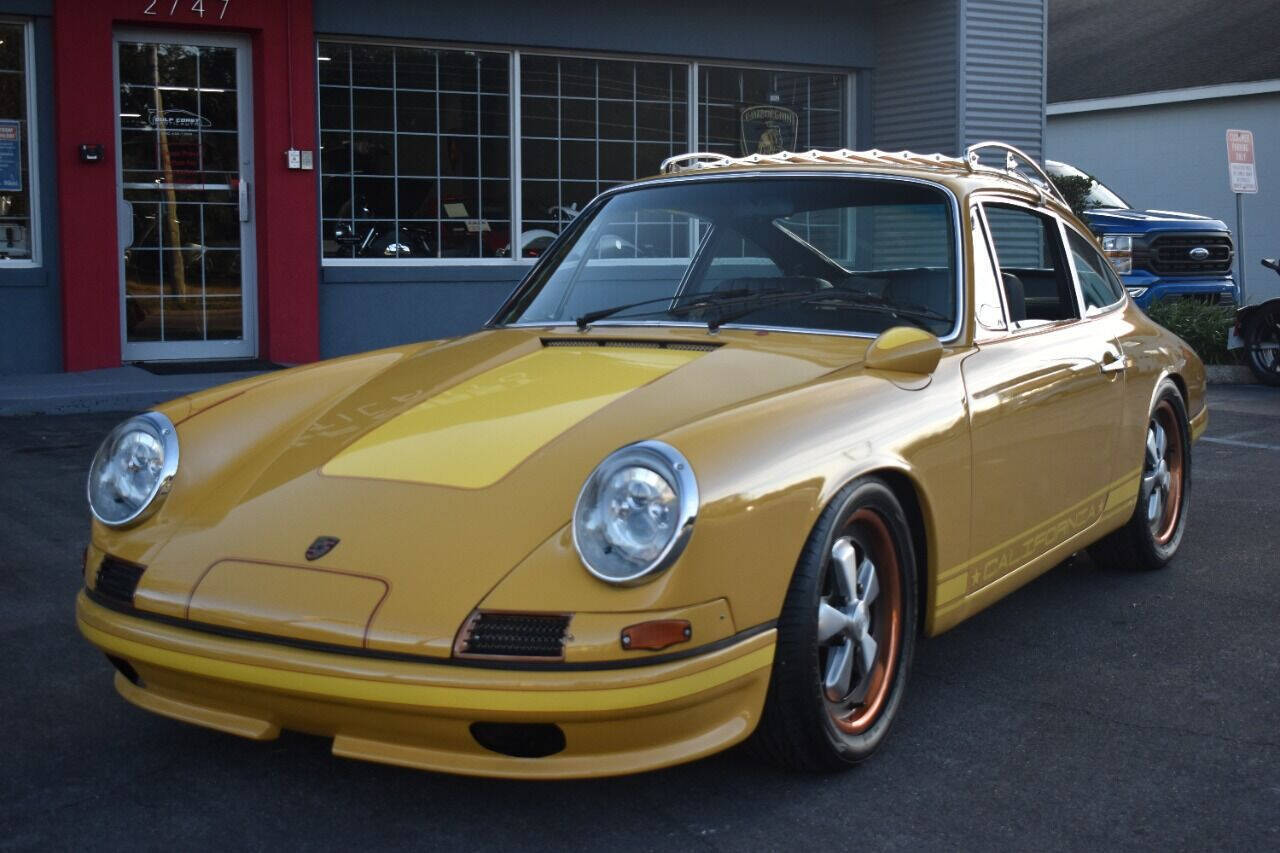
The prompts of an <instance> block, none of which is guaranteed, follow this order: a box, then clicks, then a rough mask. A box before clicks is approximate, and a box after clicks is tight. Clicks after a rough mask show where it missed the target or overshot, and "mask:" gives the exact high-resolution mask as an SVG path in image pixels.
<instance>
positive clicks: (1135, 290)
mask: <svg viewBox="0 0 1280 853" xmlns="http://www.w3.org/2000/svg"><path fill="white" fill-rule="evenodd" d="M1125 290H1127V291H1129V295H1130V296H1132V297H1133V298H1134V299H1138V298H1139V297H1141V296H1142V294H1144V293H1146V292H1147V289H1146V288H1145V287H1126V288H1125Z"/></svg>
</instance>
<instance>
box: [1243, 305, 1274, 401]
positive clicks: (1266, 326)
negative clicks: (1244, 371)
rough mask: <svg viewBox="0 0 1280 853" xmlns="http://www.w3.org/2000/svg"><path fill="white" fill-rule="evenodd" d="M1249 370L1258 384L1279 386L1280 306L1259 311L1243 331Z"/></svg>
mask: <svg viewBox="0 0 1280 853" xmlns="http://www.w3.org/2000/svg"><path fill="white" fill-rule="evenodd" d="M1244 340H1245V354H1246V357H1247V359H1248V361H1249V369H1250V370H1252V371H1253V375H1254V376H1256V377H1257V378H1258V381H1259V382H1263V383H1265V384H1267V385H1280V306H1274V307H1272V308H1270V309H1260V310H1259V312H1258V313H1256V314H1254V315H1253V316H1252V317H1250V318H1249V324H1248V326H1247V327H1246V328H1245V329H1244Z"/></svg>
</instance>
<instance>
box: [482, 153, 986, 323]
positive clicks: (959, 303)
mask: <svg viewBox="0 0 1280 853" xmlns="http://www.w3.org/2000/svg"><path fill="white" fill-rule="evenodd" d="M814 177H816V178H826V179H829V180H841V179H864V180H876V181H893V182H899V183H910V184H918V185H921V186H926V187H929V188H931V189H934V190H937V191H938V192H940V193H941V194H942V195H943V196H944V197H945V198H946V200H947V205H948V208H949V211H950V218H949V223H950V225H951V228H952V229H953V233H954V235H955V239H954V241H953V246H952V253H953V254H952V261H953V263H954V265H955V269H954V279H955V280H954V282H953V286H954V288H955V295H956V316H955V320H954V321H953V323H952V326H951V329H950V330H949V331H948V332H947V334H946V335H942V336H938V340H939V341H940V342H941V343H942V344H943V346H951V345H957V344H960V343H961V342H962V336H963V335H964V332H965V328H966V323H967V321H966V316H967V312H968V311H969V310H970V308H969V300H968V292H967V291H968V281H969V275H970V271H969V266H968V264H966V263H965V245H964V244H965V237H964V232H963V228H964V218H963V216H962V215H961V212H960V198H959V196H957V195H956V193H955V192H954V191H953V190H952V189H951V187H949V186H947V185H946V184H944V183H942V182H941V181H930V180H927V179H925V178H917V177H913V176H909V175H886V174H884V173H883V172H860V171H850V172H845V171H841V172H836V173H832V172H830V171H823V170H821V169H796V170H795V171H792V170H790V169H788V170H785V171H779V170H771V169H764V170H761V169H750V170H743V171H740V172H727V173H721V174H703V175H699V174H683V175H681V174H677V175H670V176H666V177H661V178H657V179H654V180H651V181H648V182H646V183H645V184H644V188H646V189H647V188H650V187H655V186H665V185H668V184H680V183H690V182H705V181H738V180H751V179H758V178H766V179H777V180H785V179H787V178H814ZM636 189H639V187H637V186H636V185H635V184H624V185H622V186H618V187H612V188H610V189H607V190H605V191H604V192H602V193H600V194H599V195H598V196H596V197H595V198H594V199H592V201H591V203H590V204H589V205H587V206H586V207H584V208H583V209H582V214H581V215H579V216H578V217H577V218H575V219H574V220H573V222H572V223H570V224H569V226H568V227H567V228H566V229H565V230H564V232H562V233H564V234H566V235H569V236H573V235H574V234H575V232H576V231H577V230H578V229H580V228H582V227H584V226H583V225H582V223H584V222H587V221H588V220H589V219H590V217H588V216H587V214H591V216H594V215H595V213H596V211H597V209H598V208H599V207H600V206H602V205H603V204H604V203H605V202H607V201H608V200H609V199H610V198H611V197H613V196H614V195H616V194H618V193H624V192H631V191H633V190H636ZM560 242H561V241H560V240H557V241H556V243H555V244H553V248H556V247H558V246H559V245H560ZM696 255H697V253H695V256H694V257H692V258H691V259H690V266H692V264H693V263H695V262H696V261H697V257H696ZM559 260H560V253H559V252H555V251H549V252H545V253H543V255H542V256H541V257H539V258H538V259H537V260H536V261H535V265H534V269H533V270H531V271H530V273H529V274H528V275H526V276H525V277H524V279H523V280H522V281H521V282H520V284H519V285H517V286H516V287H515V288H514V289H513V290H512V291H511V293H509V294H508V295H507V298H506V299H505V300H503V302H502V304H501V305H499V306H498V309H497V310H496V311H495V312H494V313H493V316H492V317H490V318H489V320H488V321H487V322H486V323H485V324H484V326H483V328H485V329H541V328H567V327H573V326H575V325H576V323H575V322H574V321H573V320H557V321H553V322H545V321H531V322H525V323H504V322H502V318H503V317H505V316H506V315H508V314H510V313H512V312H513V311H515V310H516V308H517V306H518V304H519V302H520V300H521V299H523V298H524V296H525V294H526V293H527V291H529V290H530V289H531V288H532V287H533V286H534V285H535V282H536V281H537V279H538V276H537V275H536V274H535V273H537V272H538V271H539V268H540V267H541V266H542V265H544V264H549V263H553V262H559ZM997 269H998V268H997ZM684 283H685V282H684V281H683V280H682V281H681V283H680V286H681V287H683V286H684ZM527 307H528V306H527V305H526V306H525V308H527ZM591 325H592V326H599V327H609V326H654V327H657V326H662V327H670V328H679V327H687V328H696V329H705V328H706V327H707V324H706V323H705V322H702V321H697V322H694V321H687V320H641V319H632V318H623V319H617V320H613V319H602V320H598V321H596V322H595V323H592V324H591ZM720 328H722V329H741V330H747V331H766V332H787V333H793V334H802V335H828V336H833V337H841V338H863V339H866V340H873V339H875V338H877V337H879V335H880V333H871V332H851V331H840V330H836V329H815V328H808V327H801V326H770V325H758V324H747V323H737V322H730V323H725V324H723V325H722V326H721V327H720Z"/></svg>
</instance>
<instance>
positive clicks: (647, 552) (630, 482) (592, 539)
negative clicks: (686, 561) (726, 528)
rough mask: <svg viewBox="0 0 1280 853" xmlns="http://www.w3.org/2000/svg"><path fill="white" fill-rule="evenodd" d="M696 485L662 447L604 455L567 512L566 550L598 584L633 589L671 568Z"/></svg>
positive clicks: (685, 534)
mask: <svg viewBox="0 0 1280 853" xmlns="http://www.w3.org/2000/svg"><path fill="white" fill-rule="evenodd" d="M697 514H698V482H697V480H696V479H694V476H693V469H692V468H690V467H689V462H688V460H686V459H685V458H684V457H683V456H681V455H680V453H679V451H677V450H676V449H675V448H674V447H672V446H671V445H669V444H664V443H663V442H661V441H642V442H640V443H638V444H631V445H628V446H627V447H624V448H622V449H620V450H616V451H614V452H613V453H611V454H609V456H608V457H606V458H605V460H604V461H603V462H601V463H600V464H599V465H598V466H596V470H594V471H592V472H591V476H590V477H588V478H587V482H586V483H585V484H584V485H583V486H582V491H581V493H579V495H578V503H577V505H576V506H575V507H574V508H573V546H574V548H576V549H577V551H578V556H579V557H581V558H582V564H583V565H584V566H586V567H587V571H589V572H591V574H593V575H595V576H596V577H598V578H600V580H602V581H607V582H609V583H615V584H635V583H639V582H641V581H643V580H647V579H649V578H652V577H653V576H654V575H656V574H658V573H659V572H661V571H663V570H664V569H666V568H667V567H669V566H670V565H671V564H672V563H674V562H675V561H676V558H677V557H679V556H680V552H681V551H683V550H684V547H685V545H687V544H688V542H689V537H690V536H691V535H692V533H693V522H694V519H695V518H696V517H697Z"/></svg>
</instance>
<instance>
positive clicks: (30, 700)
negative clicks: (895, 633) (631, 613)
mask: <svg viewBox="0 0 1280 853" xmlns="http://www.w3.org/2000/svg"><path fill="white" fill-rule="evenodd" d="M1210 401H1211V416H1210V426H1209V432H1208V434H1207V436H1206V438H1205V439H1204V440H1203V441H1201V442H1200V443H1199V444H1197V446H1196V450H1195V454H1194V468H1193V485H1192V490H1191V501H1192V503H1191V505H1190V513H1191V515H1190V518H1189V521H1188V530H1187V535H1186V538H1185V539H1184V541H1183V545H1182V550H1181V552H1180V553H1179V555H1178V557H1177V559H1176V560H1175V561H1174V562H1173V564H1172V565H1171V566H1169V567H1168V568H1167V569H1166V570H1163V571H1159V572H1154V573H1146V574H1137V573H1130V572H1123V571H1116V570H1112V569H1106V568H1101V567H1098V566H1096V565H1094V564H1093V562H1092V561H1091V560H1090V559H1089V558H1088V557H1087V556H1084V555H1079V556H1077V557H1074V558H1072V559H1071V560H1068V561H1067V562H1065V563H1063V564H1062V565H1061V566H1059V567H1058V568H1056V569H1055V570H1054V571H1052V572H1049V573H1048V574H1046V575H1044V576H1042V577H1041V578H1039V579H1038V580H1036V581H1034V582H1033V583H1031V584H1029V585H1028V586H1026V587H1024V588H1023V589H1021V590H1019V591H1018V592H1016V593H1015V594H1013V595H1012V596H1010V597H1009V598H1007V599H1005V600H1004V601H1002V602H1000V603H999V604H997V605H995V606H993V607H991V608H989V609H988V610H986V611H985V612H983V613H981V614H979V615H978V616H976V617H974V618H973V619H971V620H969V621H968V622H966V623H964V624H963V625H961V626H959V627H958V628H956V629H954V630H952V631H951V632H949V633H947V634H944V635H943V636H941V637H938V638H936V639H933V640H929V641H926V642H924V643H923V644H922V645H921V646H920V647H919V651H918V654H917V658H916V665H915V669H914V671H913V674H912V680H911V684H910V686H909V688H908V693H907V697H906V702H905V705H904V708H903V711H902V714H901V716H900V717H899V719H898V722H897V724H896V727H895V729H894V731H893V732H892V733H891V735H890V737H889V740H888V742H887V743H886V745H885V746H884V748H883V749H882V750H881V751H880V752H879V753H878V754H877V755H876V756H875V757H874V758H873V759H872V760H871V761H870V762H868V763H866V764H864V765H862V766H860V767H858V768H856V769H854V770H853V771H851V772H847V773H843V774H839V775H828V776H809V775H801V774H793V773H788V772H784V771H781V770H777V769H774V768H772V767H769V766H767V765H761V764H758V763H756V762H755V761H754V760H753V759H752V758H751V757H750V756H749V755H747V754H745V753H744V752H743V751H742V750H731V751H730V752H728V753H724V754H722V755H719V756H715V757H712V758H709V759H705V760H702V761H698V762H694V763H692V764H687V765H684V766H681V767H676V768H672V769H669V770H663V771H659V772H655V773H648V774H640V775H636V776H630V777H623V778H618V779H607V780H597V781H578V782H553V783H547V782H542V783H530V782H510V781H500V780H483V779H469V778H461V777H452V776H445V775H438V774H432V773H426V772H420V771H413V770H406V769H400V768H395V767H387V766H381V765H376V764H367V763H362V762H356V761H349V760H345V759H341V758H335V757H334V756H332V755H331V754H330V752H329V741H327V740H325V739H321V738H317V737H309V736H304V735H298V734H290V733H285V734H284V735H283V736H282V737H281V738H280V739H279V740H277V741H273V742H270V743H265V744H264V743H255V742H251V741H246V740H241V739H239V738H235V737H233V736H230V735H225V734H220V733H218V732H213V731H208V730H204V729H201V728H198V727H195V726H190V725H184V724H181V723H177V722H174V721H172V720H168V719H165V718H162V717H158V716H154V715H151V714H148V713H146V712H143V711H141V710H138V709H136V708H134V707H132V706H131V705H129V704H127V703H126V702H125V701H124V700H123V699H121V698H119V697H118V696H117V695H116V693H115V691H114V690H113V689H112V686H111V676H112V671H111V668H110V667H109V665H108V664H107V662H106V661H105V660H103V658H102V655H101V654H99V653H98V652H96V651H94V650H93V649H92V648H91V647H90V646H89V645H88V644H87V643H86V642H85V641H84V640H83V639H81V637H80V636H79V634H78V633H77V632H76V629H75V624H74V618H73V599H74V597H75V593H76V590H77V589H78V588H79V586H80V559H81V554H82V549H83V547H84V543H85V539H86V535H87V515H88V513H87V509H86V507H85V502H84V487H83V484H84V475H85V470H86V467H87V465H88V462H89V459H90V457H91V456H92V454H93V451H94V449H95V447H96V445H97V442H98V441H99V439H100V438H101V437H102V436H103V435H104V434H105V433H106V431H107V430H108V429H109V428H110V427H111V426H112V425H113V424H114V423H116V422H117V421H118V420H119V419H120V417H122V416H123V415H120V414H109V413H108V414H82V415H64V416H57V417H51V416H37V417H10V418H0V472H2V473H0V484H2V485H0V636H2V637H3V645H2V646H0V649H2V651H3V654H0V684H3V690H2V691H0V725H2V726H3V745H2V746H0V849H5V850H8V849H15V850H26V849H40V850H50V849H57V850H63V849H92V850H99V849H117V848H125V847H129V848H131V849H175V848H180V849H184V850H202V849H217V850H240V849H264V848H277V849H284V848H288V849H299V850H309V849H322V850H323V849H333V848H339V847H343V848H355V847H358V848H361V849H366V850H377V849H392V848H417V849H424V850H431V849H452V850H461V849H466V850H490V849H492V850H499V849H500V850H504V851H509V850H515V849H548V848H550V849H565V850H577V849H625V850H631V851H640V850H670V849H714V850H748V849H749V850H756V849H761V850H782V849H800V848H803V849H810V850H858V851H862V850H934V849H951V850H954V849H964V850H971V849H982V850H987V849H1009V850H1037V851H1039V850H1059V849H1061V850H1081V849H1099V848H1100V849H1108V850H1110V849H1143V850H1149V849H1156V850H1171V849H1193V850H1203V849H1235V850H1263V849H1270V850H1275V849H1280V578H1278V577H1277V553H1278V552H1280V527H1278V526H1277V524H1276V519H1275V507H1276V505H1277V501H1276V495H1277V492H1278V490H1280V390H1275V389H1268V388H1263V387H1260V386H1239V387H1225V386H1220V387H1215V388H1213V389H1212V390H1211V396H1210Z"/></svg>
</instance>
